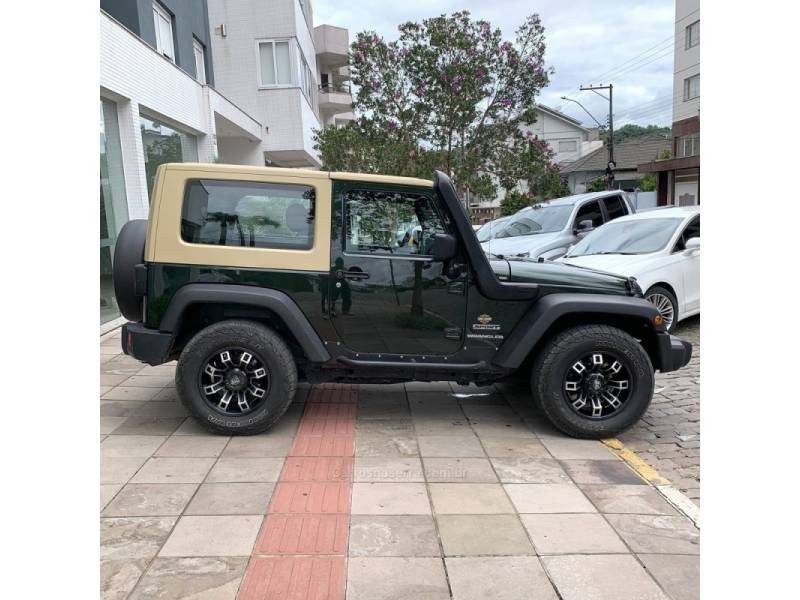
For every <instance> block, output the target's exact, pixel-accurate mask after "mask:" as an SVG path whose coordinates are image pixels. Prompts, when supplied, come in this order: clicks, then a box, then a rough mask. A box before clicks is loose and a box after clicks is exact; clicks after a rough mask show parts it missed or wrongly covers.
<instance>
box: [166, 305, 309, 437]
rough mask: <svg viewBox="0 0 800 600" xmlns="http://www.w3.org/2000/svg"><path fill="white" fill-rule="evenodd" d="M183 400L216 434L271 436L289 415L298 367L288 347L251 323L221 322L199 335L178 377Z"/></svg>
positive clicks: (184, 355)
mask: <svg viewBox="0 0 800 600" xmlns="http://www.w3.org/2000/svg"><path fill="white" fill-rule="evenodd" d="M175 384H176V387H177V390H178V396H179V397H180V399H181V402H182V403H183V405H184V406H185V407H186V409H187V410H188V411H189V412H190V413H191V414H192V416H194V417H195V418H196V419H197V420H198V421H199V422H200V424H202V425H203V426H204V427H205V428H206V429H208V430H209V431H212V432H214V433H222V434H225V435H250V434H254V433H260V432H262V431H266V430H267V429H269V428H270V427H272V426H273V425H274V424H275V423H276V422H277V420H278V419H279V418H280V417H281V415H283V413H285V412H286V409H288V408H289V405H290V404H291V403H292V399H293V398H294V393H295V389H296V388H297V368H296V366H295V363H294V358H293V357H292V353H291V351H290V350H289V348H288V347H287V346H286V343H285V342H284V341H283V340H282V339H281V337H280V336H279V335H278V334H276V333H275V332H274V331H272V330H271V329H268V328H267V327H264V326H263V325H261V324H259V323H255V322H252V321H240V320H230V321H221V322H219V323H215V324H213V325H210V326H209V327H206V328H205V329H203V330H202V331H200V332H199V333H198V334H197V335H195V336H194V337H193V338H192V339H191V340H190V341H189V343H188V344H187V345H186V347H185V348H184V349H183V351H182V352H181V356H180V359H179V360H178V368H177V370H176V373H175Z"/></svg>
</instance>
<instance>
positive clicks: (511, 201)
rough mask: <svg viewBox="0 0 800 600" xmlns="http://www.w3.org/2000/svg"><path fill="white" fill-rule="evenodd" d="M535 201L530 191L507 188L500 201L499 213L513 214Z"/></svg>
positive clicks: (504, 214)
mask: <svg viewBox="0 0 800 600" xmlns="http://www.w3.org/2000/svg"><path fill="white" fill-rule="evenodd" d="M535 203H536V198H535V197H534V196H533V194H531V193H530V192H527V193H525V192H520V191H519V190H509V191H508V192H506V195H505V197H503V199H502V200H501V201H500V214H501V215H502V216H506V215H513V214H514V213H516V212H518V211H520V210H522V209H523V208H525V207H526V206H531V205H533V204H535Z"/></svg>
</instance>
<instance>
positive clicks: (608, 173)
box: [580, 83, 617, 190]
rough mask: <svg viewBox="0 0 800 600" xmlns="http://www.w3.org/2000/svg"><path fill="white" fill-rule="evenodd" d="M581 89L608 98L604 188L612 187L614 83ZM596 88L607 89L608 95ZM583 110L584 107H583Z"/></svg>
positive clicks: (613, 164)
mask: <svg viewBox="0 0 800 600" xmlns="http://www.w3.org/2000/svg"><path fill="white" fill-rule="evenodd" d="M580 89H581V91H592V92H594V93H595V94H597V95H598V96H600V97H601V98H605V99H606V100H608V166H607V167H606V189H608V190H610V189H613V187H614V168H615V167H616V166H617V163H616V162H615V161H614V84H612V83H609V84H608V85H587V86H581V88H580ZM597 90H608V96H603V94H601V93H600V92H598V91H597ZM584 110H585V109H584ZM592 118H594V117H592Z"/></svg>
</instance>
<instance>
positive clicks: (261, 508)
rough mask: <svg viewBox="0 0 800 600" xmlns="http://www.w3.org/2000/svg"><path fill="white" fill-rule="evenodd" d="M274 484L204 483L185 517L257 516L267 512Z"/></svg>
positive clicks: (187, 509)
mask: <svg viewBox="0 0 800 600" xmlns="http://www.w3.org/2000/svg"><path fill="white" fill-rule="evenodd" d="M274 489H275V484H274V483H204V484H203V485H201V486H200V487H199V488H198V490H197V493H196V494H195V495H194V498H192V501H191V502H190V503H189V506H188V507H187V508H186V511H185V514H187V515H257V514H264V513H266V512H267V507H268V506H269V500H270V498H271V497H272V492H273V490H274Z"/></svg>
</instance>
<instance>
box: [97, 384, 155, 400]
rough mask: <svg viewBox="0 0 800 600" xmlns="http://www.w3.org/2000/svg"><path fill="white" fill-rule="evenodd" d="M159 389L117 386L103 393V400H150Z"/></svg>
mask: <svg viewBox="0 0 800 600" xmlns="http://www.w3.org/2000/svg"><path fill="white" fill-rule="evenodd" d="M160 390H161V388H150V387H132V386H127V385H118V386H116V387H113V388H111V389H110V390H109V391H107V392H106V393H104V394H103V395H102V396H100V398H102V399H103V400H152V399H153V397H154V396H155V395H156V394H158V392H159V391H160Z"/></svg>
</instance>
